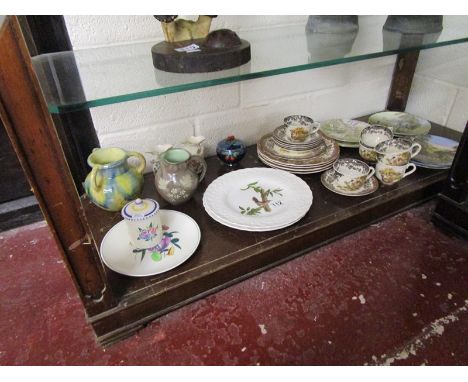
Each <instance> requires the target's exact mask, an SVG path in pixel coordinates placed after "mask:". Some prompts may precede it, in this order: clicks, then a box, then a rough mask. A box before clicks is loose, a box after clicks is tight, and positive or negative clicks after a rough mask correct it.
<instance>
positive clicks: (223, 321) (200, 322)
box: [0, 203, 468, 365]
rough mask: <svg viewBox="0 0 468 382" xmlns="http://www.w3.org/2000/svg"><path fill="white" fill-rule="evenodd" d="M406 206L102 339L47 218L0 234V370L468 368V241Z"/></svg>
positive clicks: (424, 212) (423, 211)
mask: <svg viewBox="0 0 468 382" xmlns="http://www.w3.org/2000/svg"><path fill="white" fill-rule="evenodd" d="M433 206H434V205H433V204H431V203H430V204H426V205H424V206H421V207H418V208H415V209H412V210H409V211H407V212H404V213H402V214H399V215H397V216H395V217H393V218H391V219H388V220H386V221H384V222H382V223H379V224H376V225H373V226H371V227H369V228H367V229H365V230H362V231H360V232H358V233H356V234H353V235H350V236H348V237H346V238H344V239H341V240H339V241H337V242H335V243H333V244H330V245H327V246H325V247H322V248H320V249H318V250H316V251H313V252H311V253H310V254H308V255H305V256H302V257H300V258H298V259H295V260H293V261H290V262H288V263H286V264H283V265H281V266H278V267H276V268H274V269H271V270H269V271H267V272H264V273H262V274H260V275H257V276H255V277H252V278H250V279H248V280H246V281H244V282H241V283H239V284H236V285H234V286H232V287H230V288H228V289H225V290H223V291H221V292H219V293H217V294H214V295H211V296H209V297H207V298H205V299H202V300H199V301H197V302H194V303H192V304H190V305H187V306H185V307H183V308H181V309H179V310H177V311H174V312H172V313H169V314H167V315H166V316H164V317H161V318H160V319H158V320H156V321H154V322H152V323H151V324H149V325H148V326H147V327H146V328H144V329H142V330H141V331H140V332H138V333H137V334H135V335H134V336H133V337H131V338H129V339H126V340H123V341H121V342H119V343H117V344H115V345H113V346H110V347H108V348H105V349H104V348H101V347H100V346H98V345H97V344H96V342H95V338H94V334H93V331H92V329H91V327H90V326H89V325H87V323H86V319H85V312H84V309H83V307H82V305H81V301H80V300H79V298H78V295H77V293H76V292H75V290H74V287H73V284H72V282H71V279H70V277H69V275H68V273H67V271H66V270H65V267H64V264H63V262H62V260H61V258H60V255H59V253H58V251H57V248H56V246H55V243H54V242H53V240H52V238H51V235H50V232H49V229H48V227H47V226H46V224H45V223H44V222H42V223H37V224H33V225H30V226H26V227H22V228H20V229H15V230H12V231H9V232H3V233H0V249H1V257H0V265H1V266H0V314H1V317H0V318H1V320H0V364H2V365H122V364H125V365H421V364H425V365H466V364H467V363H468V341H467V340H466V339H467V338H468V267H467V262H468V242H467V241H464V240H461V239H457V238H452V237H450V236H447V235H446V234H444V233H442V232H441V231H439V230H438V229H436V228H435V227H434V226H433V225H432V224H431V223H430V214H431V210H432V208H433Z"/></svg>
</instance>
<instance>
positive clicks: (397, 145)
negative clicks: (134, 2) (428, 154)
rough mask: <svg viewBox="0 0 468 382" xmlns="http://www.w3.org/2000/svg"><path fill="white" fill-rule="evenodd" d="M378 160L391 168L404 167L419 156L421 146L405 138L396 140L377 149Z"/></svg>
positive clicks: (380, 144) (387, 142)
mask: <svg viewBox="0 0 468 382" xmlns="http://www.w3.org/2000/svg"><path fill="white" fill-rule="evenodd" d="M375 151H376V152H377V160H378V161H379V162H381V163H382V164H386V165H389V166H403V165H405V164H408V163H409V161H410V159H411V158H413V157H415V156H416V155H418V153H419V152H420V151H421V145H420V144H419V143H417V142H412V141H410V140H407V139H403V138H394V139H390V140H388V141H384V142H382V143H379V144H378V145H377V146H376V147H375Z"/></svg>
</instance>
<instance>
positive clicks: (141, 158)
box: [127, 151, 146, 175]
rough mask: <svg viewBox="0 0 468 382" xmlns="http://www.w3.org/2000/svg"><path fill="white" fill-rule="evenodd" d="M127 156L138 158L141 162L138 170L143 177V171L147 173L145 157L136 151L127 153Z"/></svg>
mask: <svg viewBox="0 0 468 382" xmlns="http://www.w3.org/2000/svg"><path fill="white" fill-rule="evenodd" d="M127 154H128V156H129V157H137V158H138V159H139V160H140V164H139V165H138V166H137V168H136V170H137V172H138V173H139V174H140V175H143V171H145V168H146V159H145V157H144V156H143V155H142V154H140V153H138V152H136V151H127Z"/></svg>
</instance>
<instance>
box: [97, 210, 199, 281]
mask: <svg viewBox="0 0 468 382" xmlns="http://www.w3.org/2000/svg"><path fill="white" fill-rule="evenodd" d="M159 213H160V214H161V222H162V223H163V224H162V227H163V239H162V240H161V242H160V243H159V244H158V245H157V246H156V247H155V248H151V249H146V250H145V249H139V248H136V247H135V246H134V245H133V244H132V243H131V241H130V237H129V235H128V231H127V225H126V222H125V221H124V220H122V221H121V222H119V223H117V224H116V225H114V226H113V227H112V228H111V229H110V230H109V232H107V234H106V235H105V236H104V239H103V240H102V243H101V250H100V255H101V258H102V261H103V262H104V264H106V265H107V266H108V267H109V268H110V269H112V270H113V271H114V272H117V273H121V274H123V275H126V276H134V277H143V276H153V275H157V274H159V273H163V272H167V271H169V270H171V269H173V268H175V267H177V266H179V265H180V264H182V263H183V262H185V261H186V260H187V259H188V258H189V257H190V256H192V255H193V253H194V252H195V250H196V249H197V247H198V244H199V243H200V238H201V233H200V227H199V226H198V224H197V223H196V222H195V220H193V219H192V218H191V217H190V216H188V215H186V214H184V213H182V212H178V211H173V210H160V211H159Z"/></svg>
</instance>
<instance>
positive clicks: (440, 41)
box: [33, 16, 468, 113]
mask: <svg viewBox="0 0 468 382" xmlns="http://www.w3.org/2000/svg"><path fill="white" fill-rule="evenodd" d="M386 19H387V17H386V16H359V29H358V31H351V32H345V33H319V32H311V31H310V30H309V31H306V28H305V25H301V26H288V27H278V28H271V29H265V30H257V31H250V32H240V33H239V35H240V37H241V38H243V39H245V40H247V41H249V42H250V44H251V50H252V59H251V61H250V62H249V63H247V64H245V65H242V66H240V67H237V68H233V69H229V70H223V71H219V72H212V73H199V74H180V73H168V72H163V71H160V70H157V69H155V68H154V67H153V63H152V58H151V47H152V46H153V45H154V44H155V43H157V42H158V41H154V42H150V43H138V44H128V45H119V46H111V47H104V48H93V49H86V50H76V51H74V52H61V53H52V54H45V55H40V56H37V57H34V58H33V64H34V67H35V69H36V73H37V75H38V78H39V81H40V83H41V86H42V88H43V91H44V93H45V96H46V100H47V102H48V105H49V109H50V111H51V112H52V113H62V112H67V111H74V110H82V109H86V108H91V107H96V106H102V105H109V104H112V103H118V102H125V101H130V100H135V99H141V98H146V97H154V96H158V95H163V94H169V93H175V92H181V91H186V90H191V89H198V88H203V87H208V86H214V85H219V84H224V83H230V82H237V81H242V80H248V79H253V78H260V77H267V76H273V75H277V74H282V73H290V72H295V71H300V70H307V69H312V68H318V67H323V66H330V65H336V64H340V63H345V62H351V61H359V60H365V59H369V58H375V57H381V56H386V55H391V54H395V53H398V52H401V51H405V50H408V49H415V48H417V49H428V48H433V47H437V46H443V45H449V44H456V43H462V42H468V17H467V16H444V19H443V30H442V32H438V33H430V34H416V35H415V34H404V33H401V32H396V31H389V30H383V26H384V24H385V21H386ZM80 83H81V86H79V85H80Z"/></svg>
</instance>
